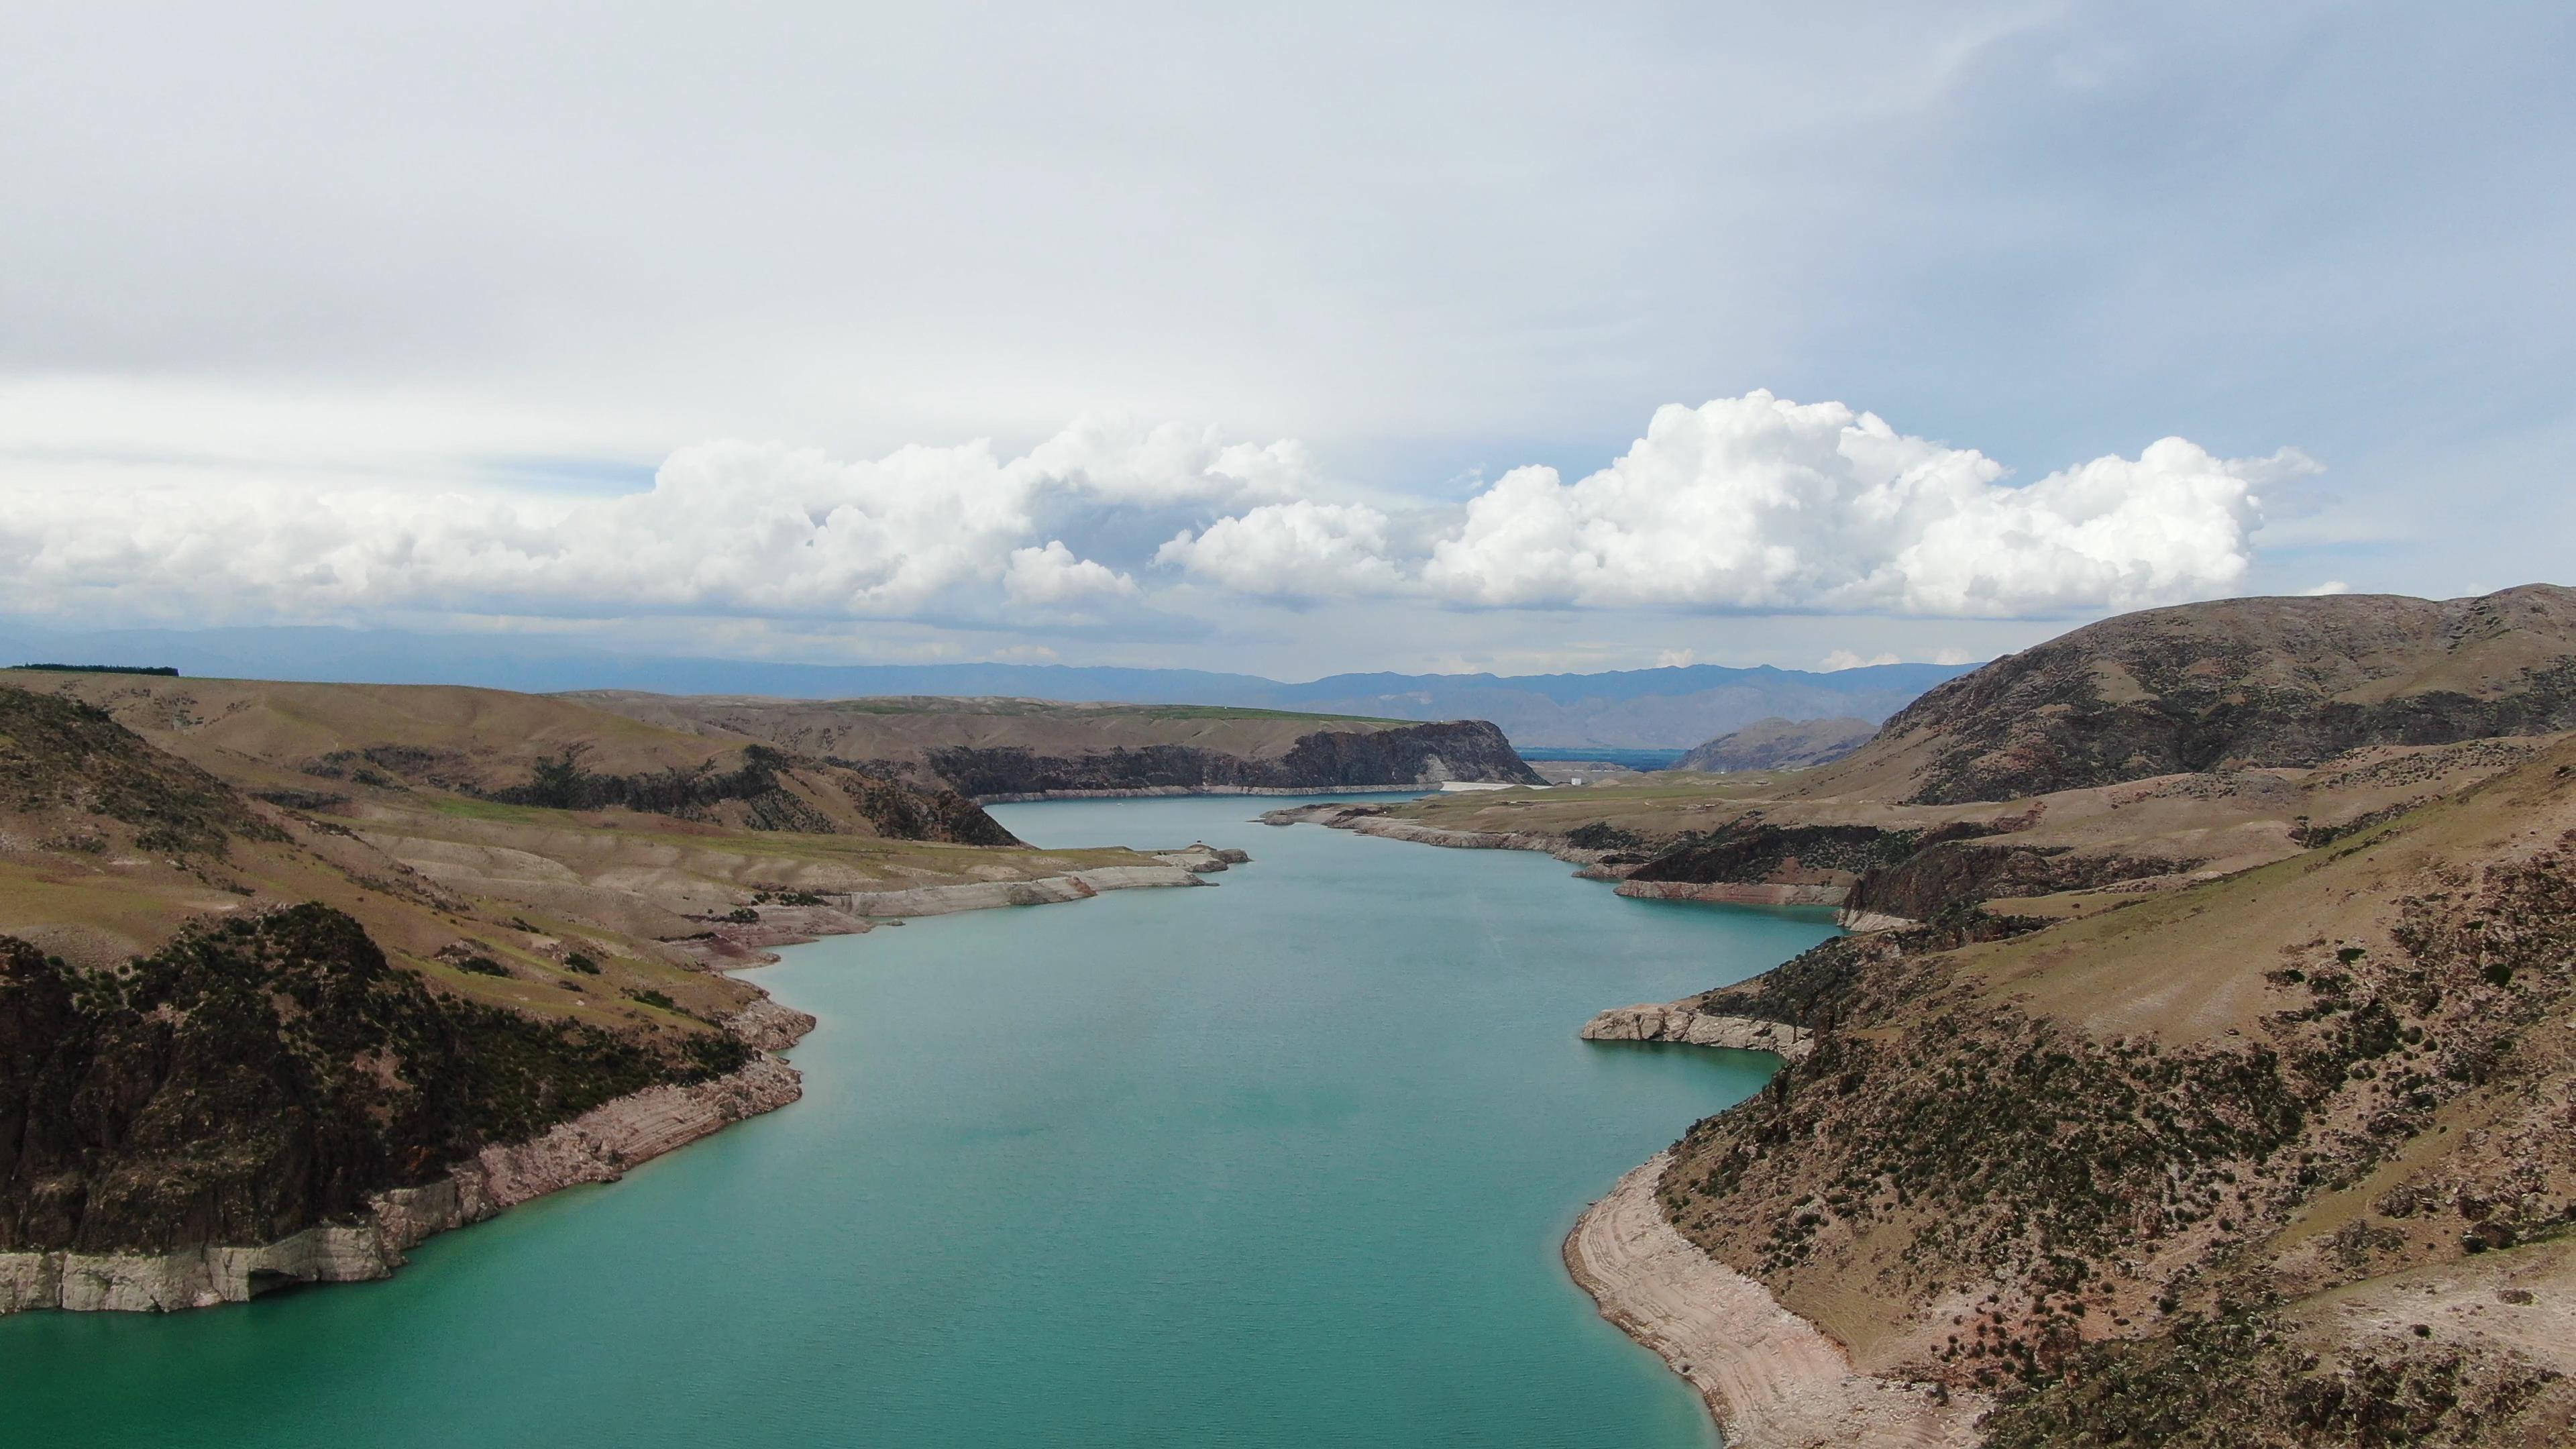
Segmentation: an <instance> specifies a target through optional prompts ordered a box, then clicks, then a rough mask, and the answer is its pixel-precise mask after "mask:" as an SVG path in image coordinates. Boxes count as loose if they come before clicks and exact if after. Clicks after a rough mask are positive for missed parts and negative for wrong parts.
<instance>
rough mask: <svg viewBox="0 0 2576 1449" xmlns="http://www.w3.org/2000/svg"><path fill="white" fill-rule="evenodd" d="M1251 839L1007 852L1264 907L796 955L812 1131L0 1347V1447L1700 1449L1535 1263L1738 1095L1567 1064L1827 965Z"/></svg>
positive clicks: (1204, 906) (1703, 1084) (1529, 861)
mask: <svg viewBox="0 0 2576 1449" xmlns="http://www.w3.org/2000/svg"><path fill="white" fill-rule="evenodd" d="M1274 803H1278V802H1274V801H1261V802H1257V803H1256V802H1249V801H1245V800H1242V799H1196V800H1157V801H1119V802H1058V803H1049V804H1041V805H1022V806H1011V807H1005V808H1004V809H1002V810H999V811H997V812H996V813H997V814H1000V815H1002V816H1003V817H1004V818H1005V819H1006V821H1007V822H1008V823H1009V824H1010V825H1011V827H1012V828H1013V829H1014V830H1017V831H1019V832H1020V833H1021V834H1022V835H1023V836H1024V837H1026V838H1028V839H1031V840H1033V841H1035V842H1037V843H1040V844H1045V845H1056V846H1064V845H1074V844H1092V843H1113V842H1114V843H1126V844H1137V845H1148V846H1168V845H1178V844H1183V843H1186V842H1188V841H1190V840H1193V839H1201V838H1204V839H1206V840H1208V841H1210V842H1211V843H1215V844H1221V845H1240V846H1242V847H1244V848H1246V849H1248V850H1250V851H1251V852H1252V853H1253V856H1254V859H1255V862H1256V863H1255V864H1253V865H1250V866H1246V867H1238V868H1237V869H1235V870H1234V871H1232V872H1229V873H1227V874H1225V875H1223V876H1219V877H1217V879H1218V880H1219V881H1220V882H1222V888H1221V889H1217V890H1198V891H1171V890H1164V891H1130V892H1122V893H1118V894H1113V895H1108V896H1103V897H1101V898H1099V899H1097V900H1091V901H1084V902H1080V903H1077V904H1072V905H1059V906H1045V907H1039V908H1034V909H1029V910H1019V911H989V912H981V913H976V914H970V915H961V916H950V917H944V918H939V919H934V920H927V921H920V922H915V923H913V924H911V925H909V926H906V927H903V928H901V929H891V930H880V931H877V932H874V933H872V934H870V935H867V936H864V937H855V938H849V939H842V940H833V941H826V942H823V943H820V944H818V945H814V946H808V947H803V948H800V949H798V950H796V951H794V952H791V953H790V955H789V960H788V961H787V963H786V964H783V965H781V966H778V967H774V968H771V969H769V970H768V971H765V972H763V973H761V974H760V977H759V979H760V980H761V981H762V982H763V984H765V985H766V986H767V987H768V988H769V989H770V990H771V991H773V992H774V993H776V994H777V995H778V996H780V997H781V998H783V999H784V1000H786V1001H788V1002H790V1003H793V1004H795V1005H797V1006H800V1007H803V1008H805V1009H806V1010H809V1011H812V1012H814V1013H815V1014H816V1015H817V1016H819V1017H821V1018H822V1027H821V1029H820V1030H819V1031H817V1032H816V1033H815V1035H814V1036H812V1037H811V1038H809V1039H808V1040H807V1042H806V1044H805V1045H804V1046H802V1047H800V1048H799V1049H798V1050H797V1052H796V1053H795V1061H796V1063H797V1065H798V1066H799V1067H801V1068H802V1069H803V1070H804V1072H805V1074H806V1078H805V1080H806V1097H805V1100H804V1101H803V1102H801V1103H799V1104H798V1105H796V1106H794V1107H790V1108H788V1109H786V1110H785V1111H782V1112H778V1113H775V1114H772V1115H770V1116H768V1117H765V1118H761V1119H759V1120H757V1121H753V1122H749V1123H745V1124H743V1125H741V1126H738V1127H735V1128H733V1129H731V1130H729V1131H727V1132H725V1133H722V1134H720V1135H719V1136H717V1137H715V1138H713V1139H711V1140H709V1141H707V1142H705V1143H702V1144H700V1145H698V1146H696V1147H693V1148H691V1149H689V1150H688V1151H685V1152H682V1153H679V1154H676V1155H674V1156H671V1157H667V1158H664V1159H662V1160H660V1161H657V1162H654V1163H651V1164H648V1165H646V1166H644V1167H642V1168H640V1169H638V1170H637V1171H636V1172H634V1173H632V1174H630V1175H629V1176H628V1177H627V1179H626V1180H625V1181H623V1182H620V1183H615V1184H611V1185H607V1186H602V1187H595V1188H580V1189H575V1190H573V1191H570V1192H566V1193H562V1194H558V1195H556V1196H555V1197H552V1198H549V1199H546V1200H543V1201H540V1202H537V1203H534V1204H530V1205H529V1206H526V1207H523V1208H520V1209H518V1210H517V1211H515V1212H511V1213H509V1214H506V1215H504V1216H503V1217H501V1218H499V1219H497V1220H495V1221H493V1222H491V1223H487V1224H484V1225H482V1226H479V1227H476V1228H472V1229H468V1230H466V1231H464V1232H459V1233H453V1234H449V1235H447V1236H445V1237H442V1238H438V1239H435V1240H433V1241H431V1242H430V1243H428V1244H426V1245H425V1246H423V1247H422V1248H421V1249H420V1250H419V1252H418V1253H417V1254H416V1255H415V1261H414V1264H413V1266H412V1267H411V1268H409V1269H407V1270H405V1271H404V1272H403V1273H402V1274H400V1275H399V1276H397V1277H396V1278H394V1279H393V1280H391V1281H390V1282H385V1283H376V1284H363V1285H353V1286H344V1287H332V1288H323V1289H315V1290H308V1291H302V1292H296V1293H292V1294H287V1295H282V1296H278V1297H274V1298H268V1299H262V1300H260V1301H259V1302H256V1303H253V1304H249V1305H246V1306H241V1307H233V1308H224V1309H217V1310H214V1311H211V1312H204V1313H191V1314H180V1315H174V1316H171V1317H167V1318H148V1317H133V1316H125V1315H110V1314H28V1315H22V1316H19V1317H16V1318H10V1319H0V1442H5V1443H6V1444H9V1445H13V1446H14V1445H19V1444H25V1445H45V1446H65V1449H68V1446H83V1445H119V1446H126V1445H134V1446H146V1445H150V1446H158V1445H173V1446H189V1445H226V1446H229V1445H278V1446H297V1449H301V1446H330V1449H358V1446H414V1445H420V1446H428V1445H437V1446H447V1445H477V1446H484V1445H492V1446H498V1445H529V1446H546V1449H587V1446H618V1449H632V1446H663V1445H669V1446H681V1445H686V1446H735V1445H743V1446H748V1445H763V1446H773V1445H774V1446H785V1445H869V1446H875V1445H899V1446H914V1445H922V1446H976V1449H985V1446H1016V1445H1071V1446H1110V1445H1119V1446H1129V1445H1134V1446H1146V1445H1221V1446H1247V1449H1248V1446H1263V1449H1267V1446H1277V1449H1317V1446H1332V1445H1495V1446H1593V1445H1603V1446H1608V1445H1617V1446H1626V1449H1656V1446H1705V1445H1707V1444H1709V1443H1711V1442H1712V1441H1713V1436H1712V1435H1711V1434H1710V1432H1709V1430H1708V1429H1707V1427H1706V1426H1705V1424H1704V1422H1703V1420H1702V1416H1701V1414H1700V1412H1699V1408H1698V1405H1697V1403H1696V1401H1695V1400H1694V1399H1693V1397H1692V1396H1691V1394H1690V1392H1689V1391H1688V1390H1687V1389H1686V1388H1685V1387H1684V1386H1683V1385H1682V1384H1681V1382H1680V1381H1679V1380H1677V1379H1675V1378H1673V1377H1671V1376H1670V1375H1668V1374H1666V1373H1665V1372H1664V1370H1663V1369H1662V1367H1661V1366H1660V1365H1659V1364H1657V1363H1656V1362H1655V1361H1654V1360H1653V1359H1652V1358H1651V1357H1649V1356H1648V1355H1647V1354H1645V1353H1644V1352H1643V1351H1642V1350H1639V1349H1637V1348H1636V1347H1635V1346H1634V1345H1632V1344H1630V1343H1629V1342H1628V1341H1627V1340H1626V1339H1624V1338H1622V1337H1621V1336H1620V1335H1619V1334H1618V1333H1617V1332H1616V1331H1614V1330H1613V1329H1611V1328H1610V1327H1609V1326H1608V1325H1606V1324H1604V1323H1602V1322H1601V1321H1600V1320H1599V1319H1598V1318H1597V1317H1595V1316H1594V1314H1593V1312H1592V1308H1591V1305H1590V1303H1589V1301H1588V1300H1586V1299H1585V1298H1584V1297H1583V1295H1582V1294H1581V1293H1580V1292H1579V1291H1578V1290H1576V1289H1575V1288H1574V1287H1573V1286H1572V1284H1570V1283H1569V1282H1568V1281H1567V1280H1566V1278H1565V1275H1564V1272H1563V1269H1562V1268H1561V1266H1560V1265H1559V1262H1558V1259H1557V1244H1558V1241H1559V1239H1560V1237H1561V1236H1562V1234H1563V1233H1564V1231H1565V1230H1566V1228H1567V1227H1568V1226H1569V1225H1570V1224H1571V1223H1572V1221H1573V1219H1574V1217H1575V1215H1576V1214H1577V1213H1578V1212H1579V1211H1580V1210H1581V1209H1582V1207H1583V1205H1584V1204H1585V1202H1586V1201H1588V1200H1589V1199H1591V1198H1593V1197H1595V1196H1598V1195H1599V1194H1600V1193H1601V1192H1602V1191H1603V1190H1604V1189H1606V1188H1607V1187H1608V1186H1609V1185H1610V1183H1611V1182H1612V1181H1613V1180H1614V1179H1615V1178H1616V1177H1617V1176H1618V1174H1619V1173H1621V1172H1622V1171H1625V1170H1626V1169H1627V1168H1629V1167H1631V1166H1633V1165H1634V1164H1636V1163H1637V1162H1639V1161H1641V1160H1643V1159H1644V1158H1645V1157H1646V1156H1648V1155H1649V1154H1650V1153H1652V1152H1654V1151H1655V1150H1656V1149H1657V1148H1659V1147H1661V1146H1663V1145H1665V1144H1666V1143H1668V1142H1669V1141H1671V1140H1672V1138H1673V1137H1675V1136H1676V1135H1678V1133H1679V1132H1680V1131H1681V1129H1682V1128H1683V1127H1684V1126H1686V1125H1687V1124H1688V1123H1689V1122H1690V1121H1691V1120H1693V1119H1694V1118H1696V1117H1698V1116H1700V1115H1702V1114H1704V1113H1706V1112H1708V1111H1710V1110H1713V1109H1715V1108H1717V1107H1719V1106H1722V1105H1724V1104H1727V1103H1730V1102H1733V1101H1736V1100H1738V1099H1740V1098H1742V1097H1743V1096H1745V1095H1746V1094H1748V1093H1749V1092H1751V1091H1752V1090H1753V1089H1754V1088H1755V1087H1756V1086H1757V1085H1758V1084H1759V1082H1760V1081H1761V1079H1762V1077H1763V1076H1764V1075H1765V1073H1766V1071H1767V1068H1768V1065H1769V1059H1768V1058H1764V1057H1753V1056H1746V1055H1741V1054H1736V1053H1728V1052H1714V1051H1702V1050H1696V1049H1691V1048H1657V1047H1640V1046H1618V1045H1605V1044H1590V1043H1584V1042H1580V1041H1577V1040H1576V1039H1575V1036H1574V1032H1575V1029H1576V1027H1578V1026H1579V1025H1581V1023H1582V1022H1583V1021H1584V1019H1585V1018H1586V1017H1587V1016H1589V1015H1590V1014H1591V1013H1592V1012H1593V1011H1595V1010H1597V1009H1599V1008H1601V1007H1605V1006H1614V1005H1621V1004H1625V1003H1628V1002H1634V1001H1648V1000H1662V999H1667V998H1670V997H1674V996H1678V995H1681V994H1684V993H1686V992H1689V991H1692V990H1696V989H1699V988H1703V987H1706V986H1710V985H1713V984H1716V983H1719V982H1723V981H1730V980H1734V979H1737V978H1740V977H1743V976H1746V975H1750V974H1751V973H1753V972H1755V971H1758V970H1761V969H1763V968H1764V967H1767V966H1769V965H1772V964H1773V963H1775V962H1777V961H1779V960H1781V959H1783V958H1785V957H1787V956H1789V955H1790V954H1792V953H1794V952H1795V951H1797V950H1799V949H1801V948H1803V947H1804V946H1806V945H1808V944H1811V943H1812V942H1814V941H1816V940H1819V939H1821V938H1823V937H1824V936H1826V935H1828V934H1830V931H1831V928H1830V926H1829V925H1828V924H1826V922H1825V921H1824V920H1823V918H1822V917H1821V916H1820V915H1818V914H1815V913H1788V912H1777V913H1766V912H1760V911H1753V910H1733V909H1724V908H1714V907H1707V906H1692V905H1677V904H1667V903H1660V902H1644V901H1628V900H1621V899H1619V898H1617V897H1615V896H1613V895H1612V894H1611V893H1610V892H1609V891H1608V890H1607V889H1605V888H1604V887H1601V886H1598V885H1594V884H1590V883H1587V882H1582V881H1576V880H1572V879H1570V878H1568V875H1567V870H1566V867H1564V866H1563V865H1561V864H1559V863H1557V862H1555V861H1552V860H1549V859H1546V858H1544V857H1541V856H1536V855H1524V854H1515V853H1506V852H1493V851H1450V850H1435V849H1427V848H1424V847H1422V846H1417V845H1408V844H1402V843H1397V842H1391V841H1382V840H1374V839H1368V838H1365V837H1360V836H1354V835H1350V834H1346V833H1342V832H1333V831H1325V830H1321V829H1318V828H1316V827H1313V826H1298V827H1294V828H1291V829H1285V830H1279V829H1270V828H1266V827H1263V826H1259V825H1255V824H1250V823H1247V817H1249V816H1250V815H1251V814H1253V813H1254V812H1255V811H1256V810H1257V809H1258V808H1260V806H1262V805H1268V804H1274Z"/></svg>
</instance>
